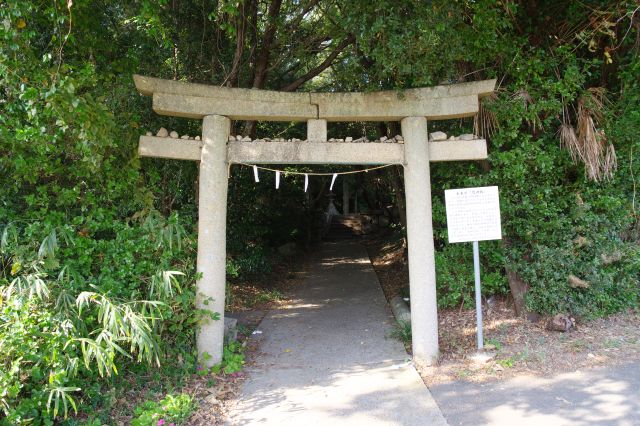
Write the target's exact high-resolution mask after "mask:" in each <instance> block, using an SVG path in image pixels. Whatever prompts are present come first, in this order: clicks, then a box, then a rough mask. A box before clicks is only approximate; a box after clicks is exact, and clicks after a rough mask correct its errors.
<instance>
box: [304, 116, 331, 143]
mask: <svg viewBox="0 0 640 426" xmlns="http://www.w3.org/2000/svg"><path fill="white" fill-rule="evenodd" d="M307 140H309V141H311V142H326V140H327V120H322V119H321V120H316V119H311V120H307Z"/></svg>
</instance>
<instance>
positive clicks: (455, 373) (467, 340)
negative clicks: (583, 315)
mask: <svg viewBox="0 0 640 426" xmlns="http://www.w3.org/2000/svg"><path fill="white" fill-rule="evenodd" d="M367 248H368V250H369V256H370V257H371V260H372V262H373V265H374V269H375V270H376V273H377V275H378V279H379V280H380V283H381V285H382V288H383V290H384V292H385V295H386V296H387V298H388V299H390V298H391V297H393V296H395V295H397V294H400V293H401V292H402V289H403V288H405V287H406V286H407V283H408V269H407V265H406V264H405V263H404V260H403V250H404V248H403V247H402V244H401V243H398V242H389V241H384V240H380V239H369V240H367ZM470 285H471V282H470ZM483 314H484V321H483V323H484V339H485V342H486V343H488V348H489V349H490V350H489V352H491V353H493V354H495V356H494V357H493V358H492V359H490V360H489V361H487V362H483V363H478V362H477V361H473V360H472V359H471V358H470V357H471V355H473V354H474V353H475V352H476V324H475V323H476V319H475V309H444V310H440V311H439V312H438V323H439V339H440V351H441V356H440V360H439V362H438V365H436V366H433V367H429V368H427V369H425V370H423V371H421V373H422V375H423V378H424V380H425V382H426V383H427V385H432V384H436V383H443V382H447V381H451V380H468V381H486V380H500V379H506V378H510V377H513V376H516V375H521V374H524V373H527V374H534V375H539V376H550V375H554V374H557V373H563V372H571V371H576V370H579V369H583V368H589V367H595V366H603V365H612V364H617V363H622V362H628V361H630V360H640V314H639V313H638V312H625V313H620V314H617V315H613V316H610V317H608V318H601V319H597V320H594V321H589V322H584V323H580V322H579V323H577V324H576V327H575V329H572V330H570V331H568V332H564V333H563V332H557V331H549V330H547V329H546V319H545V318H542V319H540V320H539V321H538V322H536V323H532V322H530V321H528V320H526V319H524V318H518V317H516V315H515V312H514V310H513V306H512V305H511V303H510V301H509V300H508V299H494V300H492V303H491V304H490V305H487V304H485V306H484V309H483ZM492 346H493V348H492Z"/></svg>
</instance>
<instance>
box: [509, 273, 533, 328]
mask: <svg viewBox="0 0 640 426" xmlns="http://www.w3.org/2000/svg"><path fill="white" fill-rule="evenodd" d="M507 279H508V280H509V288H510V289H511V296H512V297H513V304H514V306H515V309H516V315H517V316H519V317H522V316H525V315H526V313H527V310H526V307H525V303H524V296H525V294H526V293H527V291H528V290H529V284H527V283H526V282H524V280H523V279H522V277H520V275H518V274H517V273H516V272H514V271H512V270H511V269H509V268H507Z"/></svg>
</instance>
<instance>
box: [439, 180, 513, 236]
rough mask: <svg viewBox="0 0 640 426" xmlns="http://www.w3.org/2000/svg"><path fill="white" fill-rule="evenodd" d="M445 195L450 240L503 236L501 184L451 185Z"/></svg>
mask: <svg viewBox="0 0 640 426" xmlns="http://www.w3.org/2000/svg"><path fill="white" fill-rule="evenodd" d="M444 199H445V203H446V206H447V229H448V231H449V242H450V243H464V242H469V241H486V240H500V239H502V226H501V225H500V197H499V195H498V187H497V186H485V187H481V188H462V189H448V190H446V191H444Z"/></svg>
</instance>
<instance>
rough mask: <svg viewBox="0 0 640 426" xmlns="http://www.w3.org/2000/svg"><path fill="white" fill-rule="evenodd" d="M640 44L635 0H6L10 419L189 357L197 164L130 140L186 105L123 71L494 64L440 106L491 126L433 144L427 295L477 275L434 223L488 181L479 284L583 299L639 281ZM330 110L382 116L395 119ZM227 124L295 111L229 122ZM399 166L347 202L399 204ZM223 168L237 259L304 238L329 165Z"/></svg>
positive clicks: (456, 73)
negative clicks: (283, 170)
mask: <svg viewBox="0 0 640 426" xmlns="http://www.w3.org/2000/svg"><path fill="white" fill-rule="evenodd" d="M639 53H640V8H639V7H638V5H637V2H635V1H632V0H622V1H621V0H618V1H612V0H599V1H598V0H594V1H586V2H569V1H551V0H478V1H471V0H460V1H416V0H401V1H399V0H380V1H349V2H338V1H334V0H296V1H293V0H219V1H216V0H194V1H176V0H139V1H93V2H72V1H71V0H67V1H61V0H54V1H37V0H32V1H15V0H7V1H5V2H3V3H2V4H0V154H1V155H0V177H1V178H2V182H1V184H2V185H1V189H0V232H1V235H2V238H1V244H2V245H1V249H0V348H1V350H0V423H3V424H5V423H6V424H20V423H26V422H28V421H33V422H34V423H36V424H37V423H43V422H46V421H47V420H46V419H51V418H53V417H58V418H60V417H61V416H64V415H65V412H67V411H69V412H70V413H71V412H73V411H74V410H73V408H74V407H72V406H73V405H74V404H75V403H76V402H77V403H80V406H79V407H78V409H79V410H80V411H81V412H82V411H84V412H86V411H88V410H90V409H91V408H90V407H91V406H92V404H95V405H98V406H101V407H103V406H106V405H108V401H107V400H106V399H104V398H102V397H101V396H100V395H102V391H101V389H102V388H101V387H104V386H108V384H109V381H110V380H113V374H114V373H115V372H116V371H117V368H118V366H121V365H125V366H126V368H134V367H133V366H132V364H133V361H145V362H148V363H164V362H170V360H171V359H174V358H175V356H174V355H175V354H180V357H181V359H182V358H184V359H187V360H189V361H188V362H187V363H186V366H184V365H183V368H187V369H188V368H193V366H194V365H195V360H194V358H193V336H194V325H195V324H196V323H197V321H198V318H197V315H193V314H192V303H193V296H194V292H195V290H194V282H195V265H194V263H195V251H194V247H195V241H196V238H195V229H194V224H195V222H196V220H197V205H196V192H195V191H196V185H195V182H196V179H197V166H196V165H195V164H191V163H187V162H179V161H167V160H155V159H144V160H141V159H140V158H138V157H137V154H136V148H137V140H138V136H139V135H140V134H143V133H144V132H145V131H146V130H152V129H153V130H155V129H158V128H159V127H160V126H164V127H168V128H172V129H176V130H178V131H179V132H180V133H181V134H182V133H187V134H198V133H199V132H200V129H199V125H200V124H199V123H198V122H195V121H189V120H183V119H175V118H167V117H160V116H156V115H154V114H153V113H152V111H151V107H150V103H149V100H148V99H146V98H143V97H141V96H139V95H138V94H137V93H136V91H135V89H134V87H133V81H132V74H134V73H138V74H144V75H150V76H155V77H162V78H169V79H176V80H183V81H190V82H201V83H207V84H213V85H224V86H229V87H247V88H260V89H274V90H283V91H355V90H359V91H373V90H381V89H392V90H399V91H401V90H402V89H406V88H411V87H421V86H429V85H435V84H447V83H452V82H463V81H472V80H480V79H486V78H496V79H497V81H498V90H497V91H496V94H495V96H492V97H490V98H487V99H485V100H484V101H483V103H482V105H481V113H480V114H479V116H478V117H477V118H476V119H475V120H472V119H468V120H467V119H465V120H451V121H448V122H437V123H430V128H431V129H433V130H444V131H452V132H454V133H457V134H459V133H468V132H474V133H476V134H481V135H482V136H484V137H486V138H487V140H488V145H489V158H488V160H487V161H482V162H473V163H459V164H453V163H449V164H438V165H434V167H433V172H432V175H433V176H432V179H433V182H432V190H433V194H434V226H435V232H436V245H437V249H438V253H437V268H438V280H439V281H438V290H439V295H438V297H439V302H440V304H441V305H442V306H456V305H459V304H460V303H462V302H465V301H469V300H470V294H471V291H472V285H471V277H472V274H471V272H470V270H469V269H468V268H469V267H470V262H469V261H468V258H469V253H468V250H467V249H468V248H467V247H464V246H463V245H448V244H446V226H445V225H446V224H445V214H444V205H443V191H444V189H447V188H452V187H459V186H477V185H498V186H500V189H501V202H502V213H503V227H504V234H505V238H504V240H503V241H502V242H495V243H489V244H486V245H485V246H484V247H485V248H483V250H484V252H485V254H486V259H485V265H484V270H485V271H486V275H485V286H486V288H487V290H488V292H489V293H507V292H508V290H509V285H508V284H509V280H508V277H511V278H512V279H513V278H514V277H517V278H521V279H522V280H524V282H526V283H528V285H529V292H528V297H527V304H528V307H529V308H530V309H532V310H535V311H538V312H542V313H555V312H569V313H571V314H573V315H576V316H581V317H585V318H588V317H593V316H599V315H605V314H608V313H612V312H616V311H619V310H622V309H625V308H627V307H637V306H638V303H639V302H640V299H639V298H640V288H639V282H638V280H639V272H638V271H640V252H639V246H638V241H639V235H640V216H639V213H638V208H639V207H638V198H639V196H638V194H637V191H638V182H639V179H640V158H638V157H640V138H638V135H639V134H640V109H639V105H640V78H639V76H640V56H639ZM329 132H330V135H335V136H336V137H344V136H346V135H353V136H356V135H358V136H359V135H362V134H367V135H369V136H373V137H376V136H380V135H382V134H388V135H391V136H393V134H396V133H397V132H398V125H397V123H381V124H374V123H336V124H335V125H333V126H332V127H331V128H330V129H329ZM234 133H237V134H247V135H260V136H274V135H276V134H277V135H288V136H289V137H304V134H305V128H304V126H303V125H301V124H296V123H251V122H249V123H244V122H236V123H234ZM401 179H402V174H401V173H398V170H394V169H389V170H386V171H381V172H376V173H370V174H368V175H367V176H365V177H362V178H359V179H358V180H357V181H355V182H354V183H353V184H354V185H355V186H356V187H357V190H358V191H359V193H360V194H362V195H363V196H362V197H360V200H361V201H360V202H361V204H362V205H361V209H362V210H364V211H366V210H379V209H388V211H390V212H391V213H392V217H394V218H395V221H396V222H397V223H398V225H399V227H401V226H402V222H403V220H402V217H403V215H402V210H403V203H402V197H403V193H402V191H403V190H402V181H401ZM229 184H230V194H229V209H230V213H229V226H228V233H229V239H228V240H229V268H228V269H229V272H230V274H231V275H238V274H240V275H244V276H248V275H251V274H260V273H261V272H263V271H264V270H265V269H266V268H268V267H269V263H268V261H267V260H266V259H267V256H268V254H269V253H270V251H271V249H272V248H273V247H275V246H277V245H278V244H281V243H283V242H286V241H291V240H296V241H298V242H300V243H301V244H308V243H310V242H311V241H312V240H313V238H312V236H313V235H314V231H313V228H314V226H315V223H316V221H315V218H316V216H317V212H318V210H319V209H321V208H323V207H324V203H325V202H326V197H325V196H324V195H325V194H326V191H327V187H326V184H325V185H322V184H321V183H318V184H317V185H315V186H314V188H312V194H311V197H310V198H309V199H308V200H306V201H305V197H304V194H303V192H302V186H301V185H300V184H299V183H297V182H295V184H294V183H291V184H288V183H285V184H284V185H283V187H282V188H281V189H280V190H278V191H276V190H275V189H274V188H271V185H266V184H255V183H254V182H253V180H252V176H251V175H250V173H249V171H248V170H241V169H237V170H236V171H234V173H233V175H232V177H231V179H230V182H229ZM466 265H469V266H466ZM180 274H184V275H180ZM569 275H575V276H577V277H579V278H580V279H582V280H585V281H586V282H588V283H589V288H572V287H571V286H570V285H569V282H568V276H569ZM109 318H111V320H110V319H109ZM30 419H31V420H30Z"/></svg>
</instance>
